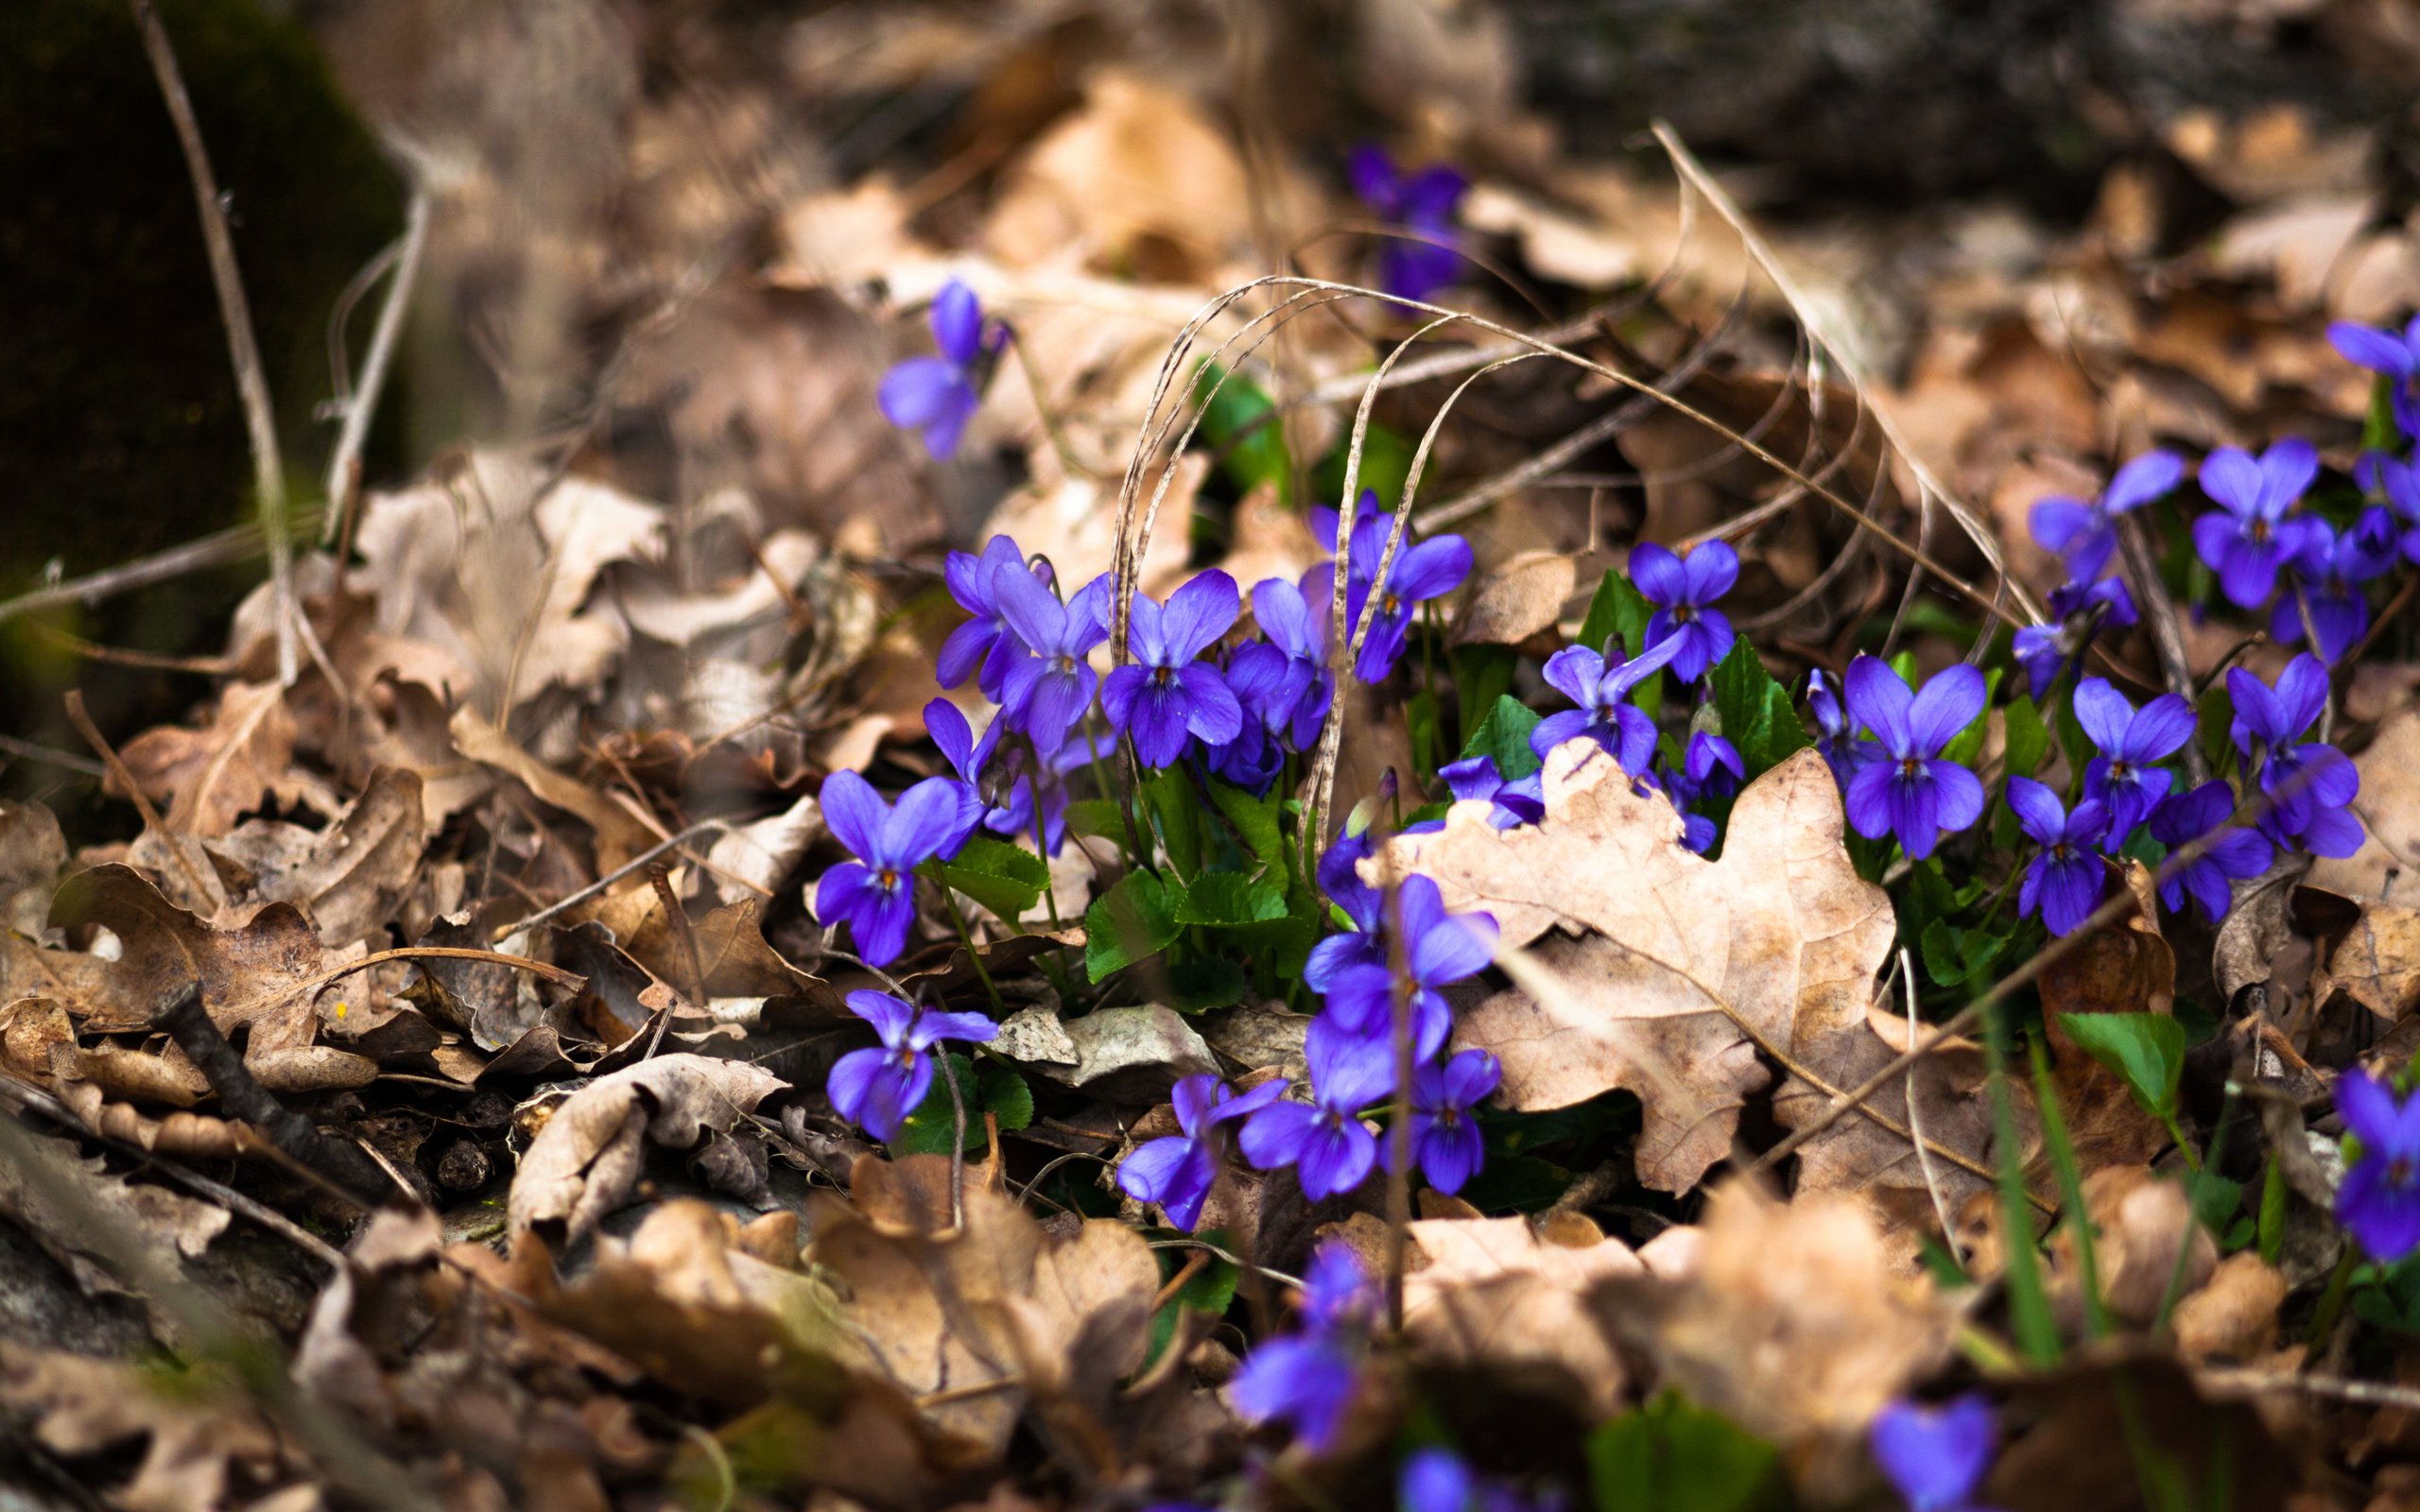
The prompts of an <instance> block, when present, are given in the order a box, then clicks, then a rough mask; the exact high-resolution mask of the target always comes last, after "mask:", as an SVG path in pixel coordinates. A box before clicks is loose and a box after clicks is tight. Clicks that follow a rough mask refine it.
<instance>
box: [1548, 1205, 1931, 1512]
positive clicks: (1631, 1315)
mask: <svg viewBox="0 0 2420 1512" xmlns="http://www.w3.org/2000/svg"><path fill="white" fill-rule="evenodd" d="M1595 1296H1596V1300H1597V1309H1598V1315H1599V1318H1600V1319H1601V1320H1602V1322H1603V1323H1604V1325H1605V1326H1606V1327H1607V1328H1609V1329H1611V1330H1613V1331H1615V1332H1617V1333H1619V1334H1620V1335H1621V1336H1622V1338H1623V1339H1624V1340H1625V1342H1627V1343H1628V1344H1630V1345H1631V1346H1632V1347H1633V1348H1634V1349H1638V1350H1639V1351H1640V1352H1642V1353H1643V1354H1644V1355H1645V1356H1646V1357H1647V1358H1648V1359H1649V1360H1651V1361H1652V1362H1653V1363H1654V1364H1655V1366H1657V1368H1658V1371H1659V1373H1660V1375H1661V1376H1662V1378H1663V1380H1664V1381H1666V1382H1668V1383H1670V1384H1673V1385H1677V1386H1679V1387H1680V1388H1681V1390H1682V1391H1684V1392H1685V1393H1686V1394H1687V1395H1688V1397H1689V1400H1692V1401H1695V1402H1697V1403H1699V1404H1701V1405H1703V1406H1706V1407H1710V1408H1713V1409H1714V1410H1715V1411H1717V1412H1720V1413H1722V1414H1724V1415H1725V1416H1727V1417H1730V1418H1731V1419H1732V1420H1733V1421H1735V1422H1737V1423H1738V1424H1739V1425H1740V1426H1741V1427H1743V1428H1745V1429H1747V1430H1748V1431H1749V1432H1750V1433H1753V1434H1755V1435H1757V1436H1759V1437H1762V1438H1766V1439H1769V1440H1771V1441H1772V1442H1773V1443H1774V1444H1775V1445H1777V1446H1779V1447H1780V1448H1781V1449H1782V1451H1783V1452H1784V1453H1785V1454H1786V1455H1788V1456H1789V1457H1790V1458H1791V1459H1792V1460H1793V1461H1794V1462H1796V1465H1797V1467H1798V1469H1800V1471H1801V1473H1802V1476H1803V1477H1804V1479H1802V1482H1801V1484H1802V1486H1805V1487H1806V1488H1807V1489H1808V1490H1809V1492H1810V1500H1814V1501H1818V1502H1822V1501H1824V1500H1827V1499H1828V1498H1827V1496H1826V1493H1825V1491H1824V1486H1825V1485H1826V1484H1827V1483H1828V1484H1829V1485H1830V1486H1831V1488H1832V1489H1831V1494H1832V1495H1833V1496H1838V1495H1839V1494H1841V1492H1844V1491H1845V1490H1846V1489H1847V1488H1848V1487H1847V1486H1846V1485H1845V1484H1844V1482H1845V1480H1846V1479H1847V1478H1848V1477H1850V1476H1853V1475H1854V1474H1856V1473H1858V1469H1859V1466H1858V1461H1860V1460H1861V1459H1862V1453H1863V1450H1862V1440H1863V1435H1864V1432H1865V1428H1866V1425H1867V1424H1868V1423H1869V1422H1871V1421H1872V1420H1873V1417H1874V1415H1875V1413H1876V1412H1878V1411H1879V1410H1881V1408H1882V1406H1883V1405H1884V1404H1885V1403H1887V1402H1889V1401H1891V1400H1893V1399H1894V1398H1897V1397H1899V1396H1901V1395H1902V1394H1904V1393H1905V1392H1906V1391H1907V1389H1908V1387H1909V1386H1910V1384H1912V1383H1915V1382H1917V1381H1919V1380H1922V1379H1923V1378H1924V1377H1926V1376H1927V1375H1929V1374H1930V1373H1931V1372H1932V1371H1933V1370H1935V1369H1937V1368H1938V1367H1939V1366H1941V1365H1942V1364H1943V1363H1944V1362H1945V1360H1946V1359H1947V1358H1948V1356H1949V1352H1950V1349H1951V1343H1952V1339H1953V1335H1954V1332H1955V1325H1956V1322H1957V1313H1956V1310H1955V1309H1954V1308H1953V1307H1952V1306H1951V1305H1950V1304H1949V1303H1948V1302H1947V1301H1946V1300H1945V1299H1944V1298H1943V1297H1942V1296H1941V1294H1940V1293H1939V1292H1938V1291H1937V1290H1936V1289H1935V1288H1934V1286H1933V1284H1932V1282H1931V1281H1930V1280H1927V1279H1926V1278H1925V1277H1923V1276H1922V1275H1912V1276H1910V1275H1906V1274H1903V1273H1901V1272H1900V1271H1899V1270H1898V1269H1897V1268H1896V1267H1894V1266H1893V1264H1892V1263H1891V1252H1890V1246H1889V1242H1888V1241H1887V1240H1886V1239H1885V1237H1884V1236H1883V1234H1882V1233H1881V1231H1880V1230H1879V1229H1876V1227H1875V1225H1874V1222H1873V1220H1872V1218H1871V1217H1870V1216H1869V1215H1868V1213H1867V1211H1866V1210H1865V1209H1864V1208H1863V1207H1861V1206H1859V1205H1858V1203H1857V1202H1856V1201H1854V1200H1853V1199H1851V1198H1849V1197H1847V1196H1844V1195H1841V1194H1830V1193H1824V1194H1814V1195H1809V1196H1801V1197H1799V1198H1798V1199H1797V1200H1795V1201H1793V1202H1789V1203H1787V1204H1785V1203H1781V1202H1777V1201H1775V1200H1773V1199H1772V1198H1771V1197H1769V1196H1767V1195H1765V1194H1763V1193H1761V1192H1759V1191H1758V1190H1757V1189H1756V1188H1755V1186H1753V1185H1752V1184H1750V1183H1749V1182H1746V1181H1733V1182H1730V1183H1727V1184H1725V1185H1724V1186H1722V1187H1720V1189H1718V1190H1717V1191H1716V1192H1715V1193H1714V1194H1713V1195H1712V1197H1710V1198H1709V1199H1708V1201H1707V1203H1706V1210H1705V1217H1704V1221H1703V1224H1702V1225H1701V1226H1700V1238H1699V1240H1698V1242H1697V1245H1696V1246H1695V1254H1694V1257H1693V1259H1692V1260H1691V1263H1689V1265H1688V1267H1687V1269H1686V1271H1685V1273H1684V1274H1682V1275H1681V1276H1680V1277H1678V1278H1677V1279H1667V1278H1665V1277H1662V1276H1653V1275H1651V1276H1643V1277H1639V1278H1636V1279H1624V1278H1619V1277H1616V1278H1615V1279H1613V1280H1609V1281H1607V1282H1605V1283H1603V1284H1601V1285H1599V1287H1598V1289H1597V1292H1596V1294H1595Z"/></svg>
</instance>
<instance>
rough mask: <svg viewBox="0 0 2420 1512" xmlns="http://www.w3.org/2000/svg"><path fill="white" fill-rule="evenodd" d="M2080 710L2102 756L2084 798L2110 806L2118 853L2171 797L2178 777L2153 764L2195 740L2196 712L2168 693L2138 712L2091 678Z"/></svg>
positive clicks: (2078, 700) (2090, 770) (2079, 691)
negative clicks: (2169, 793)
mask: <svg viewBox="0 0 2420 1512" xmlns="http://www.w3.org/2000/svg"><path fill="white" fill-rule="evenodd" d="M2075 710H2076V722H2077V723H2078V724H2080V725H2082V726H2083V732H2084V733H2085V734H2087V735H2089V736H2091V737H2092V743H2093V745H2094V746H2096V747H2099V748H2100V755H2098V756H2096V757H2094V758H2093V759H2092V762H2091V764H2090V765H2087V766H2085V767H2084V772H2083V793H2084V797H2086V798H2088V799H2100V801H2101V802H2102V803H2104V804H2106V805H2107V806H2108V809H2109V843H2110V846H2111V848H2112V849H2116V848H2117V847H2119V846H2122V845H2124V844H2125V843H2126V837H2127V836H2128V835H2131V834H2133V833H2135V825H2137V824H2140V823H2142V822H2143V820H2145V819H2146V818H2149V817H2150V816H2151V812H2152V809H2153V808H2155V807H2157V806H2158V803H2159V800H2160V799H2163V798H2166V797H2167V796H2168V789H2169V783H2170V782H2174V781H2175V780H2176V779H2175V776H2174V774H2172V773H2170V772H2169V770H2168V769H2167V768H2166V767H2164V766H2158V765H2153V764H2154V763H2156V762H2164V761H2166V760H2168V759H2169V757H2170V756H2173V755H2175V754H2176V753H2177V752H2178V751H2180V750H2183V749H2184V748H2185V743H2186V742H2187V741H2188V740H2191V739H2192V738H2193V706H2192V705H2191V704H2189V703H2187V702H2186V701H2185V700H2184V698H2183V697H2181V696H2178V695H2176V694H2173V693H2163V694H2161V695H2160V696H2158V697H2156V698H2153V699H2152V701H2151V702H2149V703H2147V704H2145V705H2143V707H2142V708H2141V710H2139V711H2137V710H2136V709H2135V706H2134V705H2133V704H2131V703H2128V702H2127V701H2126V696H2125V695H2124V694H2122V693H2119V692H2118V690H2117V689H2116V688H2113V687H2111V686H2110V685H2109V680H2108V679H2106V678H2086V679H2084V680H2083V682H2082V683H2081V684H2079V685H2078V686H2077V688H2076V697H2075Z"/></svg>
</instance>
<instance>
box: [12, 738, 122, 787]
mask: <svg viewBox="0 0 2420 1512" xmlns="http://www.w3.org/2000/svg"><path fill="white" fill-rule="evenodd" d="M0 755H9V756H14V757H16V758H17V759H18V760H19V761H25V762H40V763H42V764H43V765H45V766H61V767H64V768H66V769H67V770H68V771H71V772H81V773H83V774H84V775H85V776H86V777H95V778H100V777H107V776H109V774H110V769H109V768H108V767H106V766H104V765H101V764H100V763H99V762H96V761H92V760H89V759H87V758H85V757H82V756H77V755H72V754H70V753H69V752H67V751H63V750H53V749H51V748H50V747H47V746H37V745H35V744H34V743H33V742H32V741H30V740H19V739H18V738H17V737H16V736H14V735H0Z"/></svg>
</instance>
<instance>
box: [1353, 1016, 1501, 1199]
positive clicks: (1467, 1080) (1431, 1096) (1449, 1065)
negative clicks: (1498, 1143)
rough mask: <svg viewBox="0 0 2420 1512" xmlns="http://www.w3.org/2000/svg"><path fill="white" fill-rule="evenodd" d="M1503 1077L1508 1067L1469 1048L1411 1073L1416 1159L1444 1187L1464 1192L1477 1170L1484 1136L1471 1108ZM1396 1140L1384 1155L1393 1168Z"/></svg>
mask: <svg viewBox="0 0 2420 1512" xmlns="http://www.w3.org/2000/svg"><path fill="white" fill-rule="evenodd" d="M1503 1079H1504V1068H1503V1067H1502V1066H1501V1065H1499V1064H1497V1062H1496V1059H1495V1057H1494V1056H1491V1055H1489V1054H1488V1053H1487V1052H1486V1051H1484V1050H1465V1051H1463V1052H1461V1054H1460V1055H1457V1056H1455V1057H1453V1058H1452V1059H1450V1060H1448V1061H1446V1062H1445V1063H1444V1064H1443V1065H1439V1064H1438V1063H1436V1062H1435V1061H1425V1062H1423V1063H1422V1064H1421V1065H1420V1066H1418V1067H1416V1068H1415V1069H1414V1070H1413V1072H1412V1074H1411V1159H1412V1163H1413V1164H1415V1165H1417V1166H1419V1167H1420V1174H1421V1175H1422V1176H1424V1177H1427V1178H1428V1184H1429V1185H1430V1186H1432V1187H1435V1188H1436V1189H1437V1190H1438V1191H1440V1192H1447V1193H1452V1192H1460V1191H1461V1190H1462V1183H1464V1182H1466V1181H1468V1180H1469V1179H1470V1178H1471V1177H1474V1176H1476V1175H1478V1168H1479V1163H1480V1162H1481V1161H1482V1160H1485V1159H1486V1155H1487V1151H1486V1145H1485V1142H1484V1141H1482V1140H1481V1139H1480V1137H1479V1132H1478V1120H1477V1119H1475V1118H1473V1117H1472V1116H1471V1109H1472V1108H1476V1107H1477V1106H1478V1104H1479V1103H1480V1102H1481V1101H1482V1100H1483V1099H1485V1098H1486V1097H1488V1096H1489V1095H1490V1094H1492V1093H1493V1092H1494V1091H1495V1089H1496V1085H1497V1084H1498V1083H1500V1082H1501V1081H1503ZM1393 1155H1394V1144H1393V1143H1392V1141H1390V1142H1389V1143H1387V1145H1386V1147H1385V1149H1384V1151H1383V1152H1382V1158H1384V1159H1386V1160H1388V1162H1389V1163H1388V1166H1387V1169H1389V1170H1390V1171H1392V1170H1393V1169H1394V1166H1393V1163H1392V1158H1393Z"/></svg>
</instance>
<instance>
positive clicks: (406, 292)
mask: <svg viewBox="0 0 2420 1512" xmlns="http://www.w3.org/2000/svg"><path fill="white" fill-rule="evenodd" d="M405 171H406V173H409V174H410V175H411V179H412V198H411V203H410V205H409V207H408V208H406V210H405V212H404V235H403V239H402V240H401V241H400V242H398V243H397V244H396V246H397V248H398V250H397V251H396V253H395V266H394V271H393V273H392V274H391V275H390V282H389V283H388V285H387V302H386V303H385V304H383V305H381V306H379V309H378V324H377V325H376V327H374V328H373V329H372V332H371V334H370V352H369V355H367V356H366V357H364V358H363V359H362V363H361V385H360V387H358V388H354V389H352V390H351V391H350V392H348V393H346V395H345V398H344V424H343V426H342V428H341V429H339V430H338V431H337V448H336V451H335V453H334V454H333V455H330V456H329V458H328V481H327V494H328V507H327V512H326V514H325V516H324V517H323V518H322V519H321V520H320V543H321V544H322V545H328V544H333V543H334V542H335V541H336V540H337V536H338V535H339V534H340V533H341V532H342V530H343V529H344V525H345V523H346V522H347V521H349V520H351V519H352V518H353V510H354V504H355V503H356V502H357V501H358V500H359V499H360V497H361V449H362V447H363V446H365V445H366V444H368V442H369V440H370V422H371V421H372V418H374V417H375V416H376V415H377V413H378V396H379V394H380V392H381V391H382V390H384V389H385V387H387V369H389V367H390V366H392V365H393V363H394V360H395V346H396V342H397V338H398V337H400V336H401V335H403V330H404V314H405V311H406V309H407V308H408V307H409V306H410V304H411V297H412V284H413V282H414V281H415V280H416V279H417V277H418V276H419V273H420V260H421V253H422V252H423V251H424V250H426V249H427V247H428V223H429V220H430V217H431V211H432V210H433V208H434V203H433V201H432V200H431V198H430V197H429V193H428V190H427V188H426V186H425V185H423V183H422V182H421V176H420V174H419V173H418V172H417V171H416V170H415V169H413V168H411V167H409V166H406V170H405Z"/></svg>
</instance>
